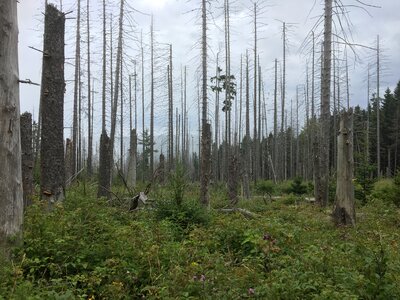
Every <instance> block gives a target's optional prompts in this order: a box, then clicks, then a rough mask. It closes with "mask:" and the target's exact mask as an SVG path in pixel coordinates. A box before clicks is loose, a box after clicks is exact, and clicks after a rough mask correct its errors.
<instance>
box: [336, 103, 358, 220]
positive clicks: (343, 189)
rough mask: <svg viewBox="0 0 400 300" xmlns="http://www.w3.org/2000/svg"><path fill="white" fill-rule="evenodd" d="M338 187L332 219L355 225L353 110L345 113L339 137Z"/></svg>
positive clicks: (342, 116) (343, 113) (341, 119)
mask: <svg viewBox="0 0 400 300" xmlns="http://www.w3.org/2000/svg"><path fill="white" fill-rule="evenodd" d="M337 140H338V141H337V145H338V157H337V185H336V197H335V205H334V208H333V212H332V217H333V220H334V222H335V223H336V224H337V225H353V226H354V225H355V223H356V213H355V208H354V203H355V201H354V184H353V176H354V158H353V110H352V109H350V110H349V111H343V112H342V114H341V118H340V131H339V135H338V137H337Z"/></svg>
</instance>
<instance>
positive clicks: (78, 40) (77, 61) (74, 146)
mask: <svg viewBox="0 0 400 300" xmlns="http://www.w3.org/2000/svg"><path fill="white" fill-rule="evenodd" d="M104 1H105V0H104ZM77 2H78V8H77V18H76V20H77V21H76V42H75V43H76V46H75V47H76V48H75V81H74V108H73V125H72V159H71V162H72V166H71V170H72V174H73V175H75V173H76V172H77V166H78V163H77V157H78V101H79V99H78V97H79V89H80V82H79V72H80V59H81V29H80V28H81V0H77Z"/></svg>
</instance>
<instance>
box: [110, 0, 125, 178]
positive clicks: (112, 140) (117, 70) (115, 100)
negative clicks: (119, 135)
mask: <svg viewBox="0 0 400 300" xmlns="http://www.w3.org/2000/svg"><path fill="white" fill-rule="evenodd" d="M123 19H124V0H121V6H120V13H119V33H118V48H117V62H116V65H115V74H114V75H115V82H114V88H113V92H114V95H113V100H112V110H111V133H110V173H112V170H113V167H114V166H113V164H114V145H115V130H116V124H117V108H118V96H119V88H120V83H119V79H120V75H121V70H120V68H121V60H122V34H123ZM110 178H111V175H110Z"/></svg>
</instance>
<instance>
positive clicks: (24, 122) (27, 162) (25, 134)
mask: <svg viewBox="0 0 400 300" xmlns="http://www.w3.org/2000/svg"><path fill="white" fill-rule="evenodd" d="M20 123H21V124H20V125H21V151H22V153H21V154H22V185H23V189H24V207H27V206H29V205H31V204H32V196H33V151H32V141H33V138H32V115H31V114H30V113H27V112H26V113H24V114H22V115H21V118H20Z"/></svg>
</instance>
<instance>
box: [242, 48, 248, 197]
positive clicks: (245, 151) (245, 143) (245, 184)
mask: <svg viewBox="0 0 400 300" xmlns="http://www.w3.org/2000/svg"><path fill="white" fill-rule="evenodd" d="M242 164H243V168H242V169H243V176H242V177H243V192H244V197H245V198H246V199H250V187H249V173H250V170H249V169H250V93H249V53H248V51H247V50H246V135H245V136H244V139H243V158H242Z"/></svg>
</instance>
